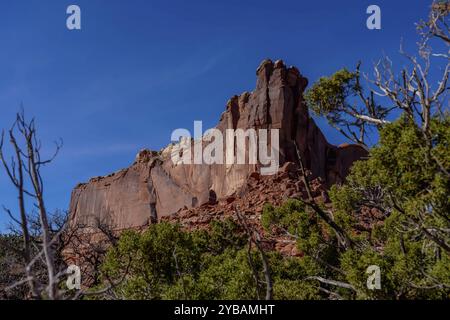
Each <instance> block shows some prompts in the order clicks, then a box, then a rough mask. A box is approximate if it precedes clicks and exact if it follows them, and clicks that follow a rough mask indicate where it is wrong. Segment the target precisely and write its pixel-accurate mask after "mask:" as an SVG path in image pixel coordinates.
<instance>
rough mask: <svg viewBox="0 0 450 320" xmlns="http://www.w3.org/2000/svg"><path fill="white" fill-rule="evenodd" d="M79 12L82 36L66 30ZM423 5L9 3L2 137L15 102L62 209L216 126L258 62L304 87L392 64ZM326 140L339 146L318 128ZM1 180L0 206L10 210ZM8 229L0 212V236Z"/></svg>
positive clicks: (5, 9)
mask: <svg viewBox="0 0 450 320" xmlns="http://www.w3.org/2000/svg"><path fill="white" fill-rule="evenodd" d="M70 4H77V5H79V6H80V8H81V11H82V30H81V31H69V30H67V28H66V18H67V15H66V8H67V7H68V6H69V5H70ZM370 4H377V5H379V6H380V7H381V10H382V29H381V30H373V31H371V30H368V29H367V28H366V19H367V17H368V15H367V14H366V8H367V7H368V5H370ZM428 6H429V1H425V0H401V1H400V0H396V1H392V0H373V1H365V0H343V1H336V0H322V1H306V0H305V1H300V0H295V1H262V0H258V1H242V0H240V1H237V0H227V1H211V0H209V1H195V0H191V1H179V0H172V1H170V2H169V1H150V0H130V1H123V0H72V1H64V0H27V1H25V0H15V1H2V2H1V3H0V128H8V127H9V126H10V125H11V123H12V121H13V120H14V114H15V112H17V111H18V110H19V107H20V104H21V103H23V105H24V108H25V110H26V113H27V114H28V115H29V116H35V117H36V119H37V123H38V128H39V134H40V137H41V140H42V141H43V142H44V146H45V149H44V151H45V152H49V150H51V149H50V148H51V147H52V141H54V140H55V139H57V138H62V139H63V140H64V148H63V149H62V151H61V153H60V155H59V157H58V158H57V159H56V161H55V162H54V163H53V165H52V166H50V167H48V168H46V169H45V171H44V174H45V182H46V197H47V206H48V208H49V209H50V210H54V209H57V208H59V209H67V208H68V203H69V199H70V192H71V190H72V188H73V187H74V186H75V185H76V184H77V183H79V182H83V181H86V180H88V179H89V178H90V177H93V176H99V175H104V174H108V173H110V172H113V171H116V170H118V169H120V168H123V167H126V166H128V165H129V164H130V163H132V162H133V159H134V156H135V154H136V153H137V152H138V150H139V149H141V148H150V149H155V150H159V149H160V148H162V147H164V146H165V145H166V144H167V143H168V142H169V140H170V134H171V132H172V130H173V129H175V128H188V129H190V130H193V129H192V126H193V121H194V120H202V121H203V122H204V127H212V126H214V125H215V124H216V122H217V121H218V119H219V116H220V114H221V113H222V112H223V110H224V106H225V103H226V101H227V100H228V99H229V98H230V97H231V96H232V95H234V94H239V93H241V92H243V91H249V90H252V89H253V88H254V85H255V70H256V68H257V66H258V65H259V63H260V61H262V60H263V59H264V58H268V57H269V58H272V59H280V58H281V59H283V60H285V62H286V63H287V64H289V65H295V66H297V67H298V68H299V69H300V71H301V72H302V73H303V74H304V75H305V76H306V77H308V78H309V80H310V83H312V82H313V81H315V80H317V79H318V78H319V77H320V76H323V75H328V74H331V73H333V72H334V71H336V70H337V69H339V68H342V67H344V66H346V67H348V68H353V67H354V66H355V65H356V62H357V61H358V60H362V61H363V65H364V66H366V67H369V66H370V65H371V64H372V63H373V62H374V61H376V60H377V59H378V58H379V57H380V56H381V55H382V54H383V53H386V54H388V55H390V56H391V57H392V58H393V61H394V63H399V64H401V63H403V62H402V61H401V60H399V59H398V58H399V56H398V49H399V43H400V39H401V38H403V39H404V42H405V44H406V47H407V48H411V50H412V49H413V48H414V43H415V41H416V38H415V29H414V28H415V27H414V23H415V22H417V21H418V20H419V19H420V18H425V17H426V15H427V11H428ZM319 123H320V125H321V127H322V128H323V130H324V132H325V134H326V136H327V138H328V139H329V140H330V141H331V142H333V143H341V142H344V140H343V138H341V136H339V135H338V134H336V133H335V132H334V131H333V130H332V129H330V128H328V127H327V126H326V125H325V124H324V123H323V121H319ZM15 197H16V196H15V194H14V193H13V192H12V189H11V187H10V185H9V183H8V181H7V180H6V177H5V176H4V174H3V172H0V205H2V204H4V205H6V206H8V207H10V208H12V209H15V208H16V205H15V200H16V198H15ZM6 222H7V220H6V218H5V215H4V214H3V212H1V213H0V230H1V229H2V228H4V227H5V224H6Z"/></svg>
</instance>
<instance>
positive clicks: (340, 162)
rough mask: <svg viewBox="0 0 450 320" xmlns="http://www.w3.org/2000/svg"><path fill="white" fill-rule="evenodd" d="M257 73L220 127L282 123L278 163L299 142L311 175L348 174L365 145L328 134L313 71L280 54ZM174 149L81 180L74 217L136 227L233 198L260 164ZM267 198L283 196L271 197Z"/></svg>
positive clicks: (290, 157) (291, 156)
mask: <svg viewBox="0 0 450 320" xmlns="http://www.w3.org/2000/svg"><path fill="white" fill-rule="evenodd" d="M256 75H257V82H256V89H255V90H254V91H253V92H251V93H249V92H244V93H243V94H241V95H240V96H234V97H233V98H231V99H230V100H229V101H228V103H227V106H226V110H225V112H224V113H223V114H222V116H221V118H220V121H219V123H218V125H217V129H219V130H220V131H222V132H224V131H225V130H226V129H237V128H240V129H244V130H246V129H249V128H254V129H279V130H280V131H279V133H280V134H279V135H280V137H279V139H280V141H279V145H280V166H282V165H283V164H285V163H287V162H296V161H297V156H296V149H295V144H294V142H296V144H297V146H298V147H299V149H300V152H301V154H302V157H303V159H304V161H305V165H306V167H307V168H308V169H309V170H310V171H311V172H312V175H313V177H316V178H320V179H321V181H323V182H324V184H325V185H331V184H333V183H335V182H340V181H342V179H344V177H345V176H346V174H347V172H348V169H349V167H350V166H351V164H352V163H353V162H354V161H355V160H357V159H360V158H361V157H363V156H365V155H366V152H365V151H364V150H363V149H362V148H360V147H358V146H355V145H346V146H340V147H336V146H333V145H330V144H329V143H328V142H327V141H326V139H325V137H324V136H323V134H322V132H321V131H320V129H319V128H318V127H317V126H316V124H315V123H314V121H313V120H312V119H311V118H310V117H309V114H308V109H307V107H306V105H305V103H304V100H303V91H304V90H305V88H306V86H307V83H308V81H307V79H306V78H304V77H303V76H302V75H301V74H300V72H299V70H298V69H297V68H295V67H286V66H285V64H284V63H283V61H281V60H278V61H276V62H272V61H271V60H265V61H263V62H262V63H261V65H260V66H259V68H258V69H257V71H256ZM172 149H173V146H172V145H169V146H168V147H167V148H166V149H164V150H161V151H160V152H154V151H148V150H143V151H141V152H140V153H139V154H138V155H137V157H136V161H135V163H133V164H132V165H131V166H130V167H129V168H127V169H124V170H121V171H118V172H116V173H114V174H111V175H109V176H106V177H99V178H94V179H91V180H90V181H89V182H88V183H86V184H80V185H78V186H77V187H76V188H75V189H74V191H73V193H72V199H71V204H70V214H71V222H72V223H74V224H77V223H81V224H91V221H96V220H97V221H98V220H101V221H108V223H109V224H110V225H111V226H114V227H115V228H118V229H124V228H138V227H142V226H144V225H147V224H149V223H152V222H154V221H157V220H160V219H162V218H164V217H168V216H171V215H173V214H175V213H177V212H178V211H180V210H189V209H191V208H196V207H201V206H202V205H205V204H208V203H211V202H214V201H215V200H219V201H220V202H221V203H222V201H224V200H225V201H226V202H228V203H232V202H234V200H233V197H236V194H239V192H242V190H244V189H245V188H246V186H247V182H248V181H249V176H250V175H252V174H253V175H254V172H255V171H257V169H258V168H259V167H258V165H237V164H233V165H219V164H213V165H206V164H201V165H200V164H192V165H186V164H181V165H180V164H178V165H175V164H174V163H173V162H172V160H171V157H170V154H171V151H172ZM254 177H255V176H253V178H254ZM272 178H273V177H272ZM279 182H280V183H281V180H280V181H279ZM283 183H284V182H283ZM275 185H276V184H272V186H273V187H274V186H275ZM288 189H289V188H288ZM277 190H278V187H277ZM289 190H290V189H289ZM214 198H215V199H214ZM275 198H276V197H275ZM213 200H214V201H213ZM266 200H267V201H274V202H275V203H277V201H275V200H277V199H274V198H273V197H272V198H270V197H269V198H268V199H264V201H266ZM278 200H279V199H278ZM255 205H256V204H255ZM259 205H260V204H259V202H258V206H259ZM258 208H259V207H258ZM165 219H166V218H165ZM204 219H206V220H207V217H206V216H205V217H204Z"/></svg>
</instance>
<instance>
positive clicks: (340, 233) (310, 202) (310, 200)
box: [294, 141, 353, 249]
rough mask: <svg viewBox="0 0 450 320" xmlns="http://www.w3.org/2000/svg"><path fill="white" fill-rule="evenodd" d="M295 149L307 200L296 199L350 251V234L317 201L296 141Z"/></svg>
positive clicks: (351, 243)
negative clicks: (316, 216) (317, 217)
mask: <svg viewBox="0 0 450 320" xmlns="http://www.w3.org/2000/svg"><path fill="white" fill-rule="evenodd" d="M294 145H295V149H296V151H297V160H298V164H299V167H300V170H299V178H300V180H301V181H302V182H303V185H304V187H305V190H306V195H307V199H303V197H297V198H296V199H297V200H299V201H300V202H302V203H304V204H305V205H306V206H308V207H309V208H311V209H312V210H313V211H314V212H315V213H316V214H317V215H318V216H319V217H320V218H321V219H322V220H323V221H325V223H326V224H327V225H328V226H330V227H331V228H332V229H333V230H334V232H335V233H336V236H337V238H338V240H339V243H340V244H341V245H342V247H343V248H345V249H348V248H350V247H352V245H353V242H352V240H351V239H350V237H349V236H348V234H347V233H346V232H345V230H344V229H342V228H341V227H340V226H339V225H338V224H337V223H336V222H335V221H334V220H333V218H332V215H331V214H330V213H328V212H326V211H325V210H324V209H322V208H321V207H320V205H319V204H318V203H317V201H316V200H315V198H314V196H313V193H312V190H311V184H310V181H309V179H308V175H307V172H306V168H305V165H304V162H303V158H302V155H301V152H300V150H299V148H298V146H297V143H296V142H295V141H294Z"/></svg>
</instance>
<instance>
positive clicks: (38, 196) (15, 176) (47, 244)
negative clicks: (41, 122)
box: [0, 110, 62, 299]
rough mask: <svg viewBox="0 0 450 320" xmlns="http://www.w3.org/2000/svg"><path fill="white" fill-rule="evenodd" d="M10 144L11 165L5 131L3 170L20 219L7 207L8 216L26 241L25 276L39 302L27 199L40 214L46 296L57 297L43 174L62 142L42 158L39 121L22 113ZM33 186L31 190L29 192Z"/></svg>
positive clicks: (1, 154) (0, 150)
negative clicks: (11, 190) (36, 124)
mask: <svg viewBox="0 0 450 320" xmlns="http://www.w3.org/2000/svg"><path fill="white" fill-rule="evenodd" d="M8 133H9V140H10V144H11V146H12V149H13V156H12V157H11V160H10V161H9V162H8V160H7V159H6V156H5V153H4V141H5V139H4V137H5V133H4V131H3V132H2V135H1V139H0V160H1V162H2V164H3V167H4V169H5V171H6V173H7V176H8V177H9V180H10V181H11V183H12V185H13V186H14V187H15V189H16V191H17V194H18V202H19V203H18V207H19V218H16V217H15V216H14V215H13V214H12V212H11V211H10V210H9V209H7V208H5V211H6V213H7V214H8V216H9V217H10V218H11V219H12V220H13V221H14V222H16V223H17V224H18V225H20V228H21V233H22V238H23V252H24V254H23V255H24V262H25V275H26V279H27V282H28V284H29V287H30V291H31V295H32V297H33V298H35V299H39V298H42V297H43V296H42V293H41V292H38V288H37V287H39V286H40V285H37V284H36V281H37V279H36V277H34V276H33V271H32V266H33V264H34V261H35V260H36V259H35V258H33V257H32V256H31V251H32V243H33V242H32V241H31V236H30V224H29V218H28V215H27V208H26V198H29V199H31V200H32V202H33V206H34V208H35V209H36V210H37V212H38V217H39V224H40V227H41V228H40V240H41V246H40V247H41V251H42V255H40V254H39V256H42V257H43V259H44V260H45V266H46V270H47V278H48V285H46V286H45V287H46V289H45V292H46V295H47V296H48V298H49V299H55V298H57V281H56V280H57V279H55V275H56V272H55V257H54V252H53V249H52V245H53V243H54V240H53V239H52V230H51V228H50V222H49V215H48V212H47V209H46V207H45V200H44V184H43V179H42V174H41V168H42V167H43V166H45V165H47V164H50V163H51V162H52V161H53V159H54V158H55V157H56V155H57V154H58V152H59V150H60V148H61V146H62V143H61V142H57V143H56V150H55V153H54V155H53V156H52V157H50V158H49V159H45V160H44V159H42V158H41V146H42V145H41V142H40V141H39V140H38V138H37V135H36V126H35V121H34V119H32V120H31V121H29V122H28V121H27V120H26V118H25V113H24V111H23V110H22V111H21V112H19V113H17V115H16V120H15V122H14V124H13V126H12V127H11V129H10V130H9V131H8ZM27 186H30V189H29V190H28V189H27Z"/></svg>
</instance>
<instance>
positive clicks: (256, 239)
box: [235, 208, 273, 300]
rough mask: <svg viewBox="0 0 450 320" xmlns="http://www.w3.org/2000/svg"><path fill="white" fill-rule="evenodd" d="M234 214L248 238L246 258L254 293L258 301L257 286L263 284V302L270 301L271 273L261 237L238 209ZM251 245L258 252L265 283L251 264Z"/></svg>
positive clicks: (271, 294)
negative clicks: (254, 285) (254, 284)
mask: <svg viewBox="0 0 450 320" xmlns="http://www.w3.org/2000/svg"><path fill="white" fill-rule="evenodd" d="M235 212H236V216H237V219H238V221H239V223H240V224H241V226H242V227H243V229H244V231H245V233H246V234H247V236H248V246H249V249H248V253H247V258H248V261H249V265H250V268H251V269H252V272H253V278H254V279H255V282H256V291H257V296H258V299H259V292H258V290H259V286H260V283H263V284H265V286H266V295H265V300H272V299H273V280H272V275H271V271H270V265H269V260H268V258H267V255H266V253H265V251H264V248H263V246H262V243H261V235H260V234H259V232H258V231H257V230H255V229H254V228H252V227H251V226H250V224H249V223H248V221H247V219H246V217H245V216H244V215H243V214H242V213H241V212H240V211H239V208H236V210H235ZM252 244H254V245H255V247H256V249H257V250H258V252H259V254H260V256H261V261H262V266H263V274H264V279H265V281H261V280H260V279H259V276H258V271H257V269H256V266H255V264H254V263H253V258H252V256H251V247H252Z"/></svg>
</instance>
